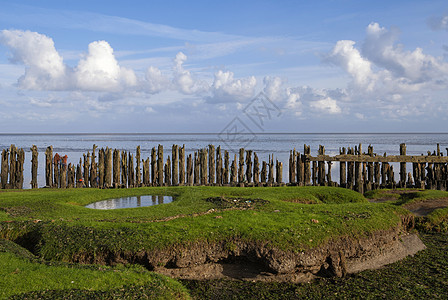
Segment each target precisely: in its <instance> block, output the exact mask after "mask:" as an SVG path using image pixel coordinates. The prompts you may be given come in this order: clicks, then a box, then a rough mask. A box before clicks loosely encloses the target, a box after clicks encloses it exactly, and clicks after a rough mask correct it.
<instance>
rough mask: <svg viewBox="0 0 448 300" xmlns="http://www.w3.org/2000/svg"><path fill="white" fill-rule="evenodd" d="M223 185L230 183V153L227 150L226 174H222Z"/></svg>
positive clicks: (225, 154) (225, 158) (225, 160)
mask: <svg viewBox="0 0 448 300" xmlns="http://www.w3.org/2000/svg"><path fill="white" fill-rule="evenodd" d="M222 177H223V178H222V183H223V184H228V183H229V152H228V151H227V150H225V151H224V172H223V174H222Z"/></svg>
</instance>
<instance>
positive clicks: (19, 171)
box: [15, 148, 25, 189]
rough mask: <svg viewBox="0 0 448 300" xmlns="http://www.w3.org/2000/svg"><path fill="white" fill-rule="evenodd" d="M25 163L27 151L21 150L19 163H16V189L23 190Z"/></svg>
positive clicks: (18, 152) (18, 158)
mask: <svg viewBox="0 0 448 300" xmlns="http://www.w3.org/2000/svg"><path fill="white" fill-rule="evenodd" d="M24 163H25V151H23V149H22V148H20V149H19V150H18V151H17V162H16V182H15V188H16V189H23V164H24Z"/></svg>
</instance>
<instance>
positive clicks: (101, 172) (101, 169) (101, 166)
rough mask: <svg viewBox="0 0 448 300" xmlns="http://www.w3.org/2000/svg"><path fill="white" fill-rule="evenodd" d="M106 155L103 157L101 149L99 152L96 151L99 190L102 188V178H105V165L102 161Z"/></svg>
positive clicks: (102, 149) (103, 153)
mask: <svg viewBox="0 0 448 300" xmlns="http://www.w3.org/2000/svg"><path fill="white" fill-rule="evenodd" d="M105 156H106V155H105V151H104V148H101V149H100V150H99V151H98V177H99V186H98V187H99V188H100V189H102V188H104V177H105V172H104V171H105V167H104V165H105V163H104V161H105V159H106V157H105Z"/></svg>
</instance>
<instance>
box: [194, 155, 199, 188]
mask: <svg viewBox="0 0 448 300" xmlns="http://www.w3.org/2000/svg"><path fill="white" fill-rule="evenodd" d="M200 166H201V162H200V155H199V151H196V152H194V176H193V184H194V185H198V184H199V182H200V178H201V175H200V174H201V172H200V170H201V168H200Z"/></svg>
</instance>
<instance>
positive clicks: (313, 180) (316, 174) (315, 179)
mask: <svg viewBox="0 0 448 300" xmlns="http://www.w3.org/2000/svg"><path fill="white" fill-rule="evenodd" d="M312 165H313V166H312V169H313V170H312V171H313V174H312V182H313V186H316V185H317V177H318V170H317V168H318V167H317V162H316V161H313V163H312Z"/></svg>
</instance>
